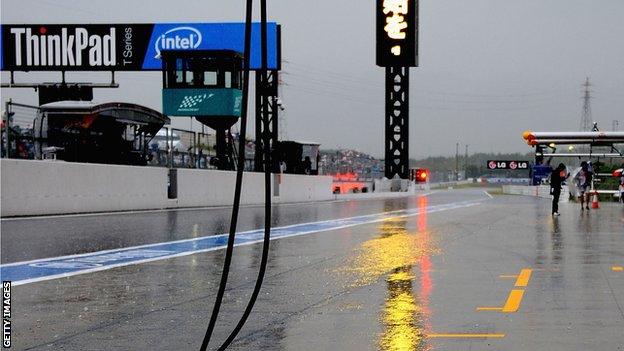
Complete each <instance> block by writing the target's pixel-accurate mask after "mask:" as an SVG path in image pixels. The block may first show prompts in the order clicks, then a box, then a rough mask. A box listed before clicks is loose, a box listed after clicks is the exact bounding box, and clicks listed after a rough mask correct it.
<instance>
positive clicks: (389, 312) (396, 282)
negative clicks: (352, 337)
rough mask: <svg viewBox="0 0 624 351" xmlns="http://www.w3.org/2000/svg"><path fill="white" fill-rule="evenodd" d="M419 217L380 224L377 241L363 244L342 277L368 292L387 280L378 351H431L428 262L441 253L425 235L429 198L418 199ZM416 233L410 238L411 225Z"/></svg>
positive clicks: (391, 219)
mask: <svg viewBox="0 0 624 351" xmlns="http://www.w3.org/2000/svg"><path fill="white" fill-rule="evenodd" d="M416 201H417V202H416V205H417V207H418V209H419V214H418V216H417V217H416V218H415V221H414V220H413V217H409V218H389V219H387V220H385V221H383V222H381V223H380V225H379V227H378V229H379V232H380V235H379V237H377V238H374V239H371V240H368V241H366V242H364V243H363V244H361V246H360V247H359V248H358V249H357V250H356V252H355V255H354V256H352V258H351V259H350V261H349V262H348V264H347V265H346V267H344V268H343V269H341V271H343V273H345V274H346V275H347V276H349V277H351V278H352V280H351V281H352V284H351V285H352V286H354V287H358V286H364V285H369V284H373V283H376V282H378V281H379V280H380V279H381V278H382V277H385V284H386V286H387V290H388V292H387V295H386V298H385V302H384V304H383V308H382V310H381V315H380V318H379V320H380V322H381V323H382V327H383V332H382V333H381V334H380V335H379V339H378V347H379V349H380V350H386V351H416V350H430V348H431V346H430V345H427V344H426V339H425V335H427V333H429V332H430V329H431V324H430V322H429V318H430V314H431V311H430V308H429V296H430V294H431V292H432V289H433V283H432V279H431V276H430V272H431V270H432V263H431V260H430V256H431V255H432V254H435V253H436V252H437V249H435V248H434V247H433V245H432V243H431V238H430V233H429V232H428V230H427V205H428V203H427V202H428V200H427V198H426V197H425V196H422V197H418V198H417V199H416ZM408 220H412V222H411V223H412V224H413V225H414V226H415V227H416V229H417V230H414V231H413V232H408V230H407V229H406V225H407V221H408Z"/></svg>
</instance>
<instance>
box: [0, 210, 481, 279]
mask: <svg viewBox="0 0 624 351" xmlns="http://www.w3.org/2000/svg"><path fill="white" fill-rule="evenodd" d="M482 201H483V200H477V201H463V202H456V203H450V204H444V205H434V206H427V207H426V209H424V210H423V209H419V208H413V209H407V210H399V211H392V212H383V213H376V214H370V215H363V216H357V217H350V218H341V219H333V220H326V221H319V222H312V223H302V224H295V225H290V226H285V227H279V228H272V230H271V240H276V239H282V238H288V237H293V236H299V235H306V234H312V233H321V232H325V231H330V230H336V229H341V228H347V227H353V226H356V225H363V224H370V223H375V222H381V221H384V220H387V219H390V218H397V217H410V216H416V215H418V214H420V213H423V212H426V213H432V212H438V211H446V210H453V209H458V208H464V207H469V206H474V205H477V204H479V203H481V202H482ZM263 235H264V230H263V229H257V230H251V231H246V232H240V233H237V234H236V240H235V246H241V245H250V244H254V243H258V242H261V241H262V239H263ZM226 245H227V234H220V235H212V236H204V237H199V238H193V239H185V240H178V241H171V242H165V243H157V244H148V245H141V246H133V247H127V248H120V249H113V250H105V251H97V252H91V253H86V254H79V255H70V256H61V257H53V258H44V259H38V260H32V261H24V262H16V263H8V264H4V265H1V266H0V275H1V276H2V280H10V281H12V282H13V285H23V284H28V283H34V282H39V281H44V280H50V279H58V278H63V277H70V276H74V275H78V274H85V273H91V272H97V271H102V270H107V269H112V268H115V267H122V266H128V265H133V264H139V263H145V262H151V261H157V260H164V259H169V258H173V257H180V256H186V255H192V254H195V253H200V252H206V251H214V250H220V249H223V248H225V247H226Z"/></svg>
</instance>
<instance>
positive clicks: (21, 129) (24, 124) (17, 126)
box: [1, 100, 39, 159]
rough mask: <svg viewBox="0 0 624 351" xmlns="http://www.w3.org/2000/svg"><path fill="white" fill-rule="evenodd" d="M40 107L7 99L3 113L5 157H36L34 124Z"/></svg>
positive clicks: (3, 152) (2, 148)
mask: <svg viewBox="0 0 624 351" xmlns="http://www.w3.org/2000/svg"><path fill="white" fill-rule="evenodd" d="M38 112H39V108H38V107H37V106H30V105H24V104H18V103H14V102H12V101H10V100H9V101H7V102H5V104H4V112H3V114H2V143H1V144H2V146H1V153H2V157H3V158H9V157H10V158H20V159H34V158H35V143H34V134H33V125H34V121H35V118H36V117H37V113H38Z"/></svg>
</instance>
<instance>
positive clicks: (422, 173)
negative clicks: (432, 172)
mask: <svg viewBox="0 0 624 351" xmlns="http://www.w3.org/2000/svg"><path fill="white" fill-rule="evenodd" d="M412 172H413V173H412V174H413V176H414V178H413V180H415V181H416V182H419V183H422V182H426V181H427V178H428V177H429V171H428V170H427V169H426V168H416V169H413V170H412Z"/></svg>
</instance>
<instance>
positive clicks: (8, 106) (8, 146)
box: [4, 99, 11, 158]
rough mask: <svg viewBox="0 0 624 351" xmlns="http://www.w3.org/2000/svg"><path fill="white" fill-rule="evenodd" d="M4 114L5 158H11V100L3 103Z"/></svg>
mask: <svg viewBox="0 0 624 351" xmlns="http://www.w3.org/2000/svg"><path fill="white" fill-rule="evenodd" d="M4 114H5V118H6V120H5V121H6V122H5V123H6V124H5V126H4V132H5V133H6V149H5V150H6V156H5V157H6V158H10V157H11V140H10V137H11V99H8V100H7V101H6V102H5V103H4Z"/></svg>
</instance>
